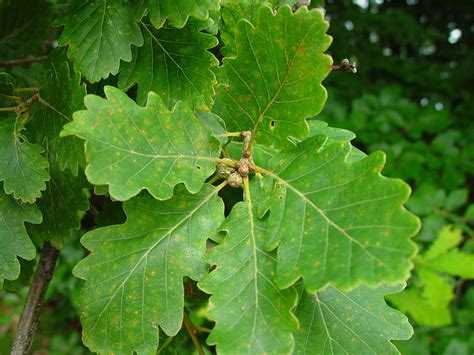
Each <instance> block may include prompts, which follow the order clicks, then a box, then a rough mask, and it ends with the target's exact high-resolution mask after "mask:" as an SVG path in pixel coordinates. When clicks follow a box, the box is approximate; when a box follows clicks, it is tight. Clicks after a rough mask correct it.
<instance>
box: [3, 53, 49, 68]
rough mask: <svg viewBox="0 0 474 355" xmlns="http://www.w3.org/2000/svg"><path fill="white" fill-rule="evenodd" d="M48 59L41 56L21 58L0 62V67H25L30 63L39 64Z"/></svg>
mask: <svg viewBox="0 0 474 355" xmlns="http://www.w3.org/2000/svg"><path fill="white" fill-rule="evenodd" d="M46 58H48V57H47V56H45V55H43V56H40V57H29V58H22V59H14V60H0V67H13V66H15V65H27V64H31V63H39V62H42V61H43V60H45V59H46Z"/></svg>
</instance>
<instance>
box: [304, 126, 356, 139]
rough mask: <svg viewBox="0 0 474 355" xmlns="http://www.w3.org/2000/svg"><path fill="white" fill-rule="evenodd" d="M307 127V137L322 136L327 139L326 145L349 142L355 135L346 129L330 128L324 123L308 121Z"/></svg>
mask: <svg viewBox="0 0 474 355" xmlns="http://www.w3.org/2000/svg"><path fill="white" fill-rule="evenodd" d="M308 125H309V136H310V137H313V136H317V135H318V134H322V135H324V136H326V137H328V138H329V139H328V140H327V142H326V144H332V143H334V142H344V141H351V140H353V139H354V138H355V137H356V135H355V134H354V133H353V132H351V131H349V130H347V129H342V128H335V127H330V126H328V124H327V123H326V122H324V121H320V120H310V121H308Z"/></svg>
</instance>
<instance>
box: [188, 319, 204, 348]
mask: <svg viewBox="0 0 474 355" xmlns="http://www.w3.org/2000/svg"><path fill="white" fill-rule="evenodd" d="M183 324H184V327H185V328H186V330H187V332H188V334H189V336H190V337H191V340H192V341H193V343H194V346H195V347H196V349H197V351H198V353H199V355H204V350H203V349H202V346H201V343H200V342H199V339H198V338H197V337H196V334H194V329H195V327H194V324H193V323H192V322H191V320H190V319H189V317H188V315H187V314H186V312H185V313H184V318H183Z"/></svg>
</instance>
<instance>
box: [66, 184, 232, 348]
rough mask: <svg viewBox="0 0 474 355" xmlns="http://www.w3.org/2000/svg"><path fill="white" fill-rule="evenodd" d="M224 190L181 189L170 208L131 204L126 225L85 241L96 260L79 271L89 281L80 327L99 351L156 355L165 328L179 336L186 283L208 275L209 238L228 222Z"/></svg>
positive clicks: (139, 200) (145, 200) (141, 201)
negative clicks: (190, 191) (221, 194)
mask: <svg viewBox="0 0 474 355" xmlns="http://www.w3.org/2000/svg"><path fill="white" fill-rule="evenodd" d="M218 190H219V189H218V188H215V187H214V186H210V185H205V186H204V188H203V189H202V190H201V192H199V194H197V195H190V194H188V193H187V192H186V191H185V190H184V188H182V187H180V188H178V189H177V191H176V194H175V195H174V197H173V198H172V199H170V200H167V201H157V200H155V199H152V198H149V197H136V198H134V199H132V200H129V201H126V202H125V203H124V210H125V213H126V215H127V222H125V223H124V224H121V225H115V226H109V227H103V228H98V229H96V230H93V231H91V232H89V233H87V234H86V235H85V236H84V237H83V238H82V243H83V244H84V246H85V247H86V248H87V249H89V250H90V251H91V254H90V255H89V256H88V257H87V258H85V259H84V260H82V261H81V262H80V263H79V264H78V265H77V266H76V268H75V269H74V272H75V274H76V275H77V276H78V277H81V278H84V279H86V284H85V287H84V288H83V290H82V291H81V297H80V302H81V311H82V313H81V322H82V325H83V329H84V330H83V341H84V344H86V345H87V346H88V347H89V348H90V349H91V350H92V351H94V352H99V353H103V352H117V353H132V352H133V351H136V352H137V353H146V354H155V351H156V349H157V347H158V339H159V331H158V326H160V327H161V328H162V329H163V330H164V332H165V333H166V334H168V335H175V334H176V333H177V332H178V331H179V329H180V328H181V322H182V319H183V307H184V299H183V297H184V290H183V277H185V276H187V277H190V278H192V279H193V280H199V279H200V278H202V277H203V276H204V275H205V274H206V273H207V265H206V263H205V262H204V261H203V260H202V256H203V254H204V253H205V251H206V239H207V238H208V237H209V235H211V234H213V233H215V231H216V229H217V228H218V226H219V224H220V223H221V222H222V220H223V218H224V205H223V203H222V201H221V199H220V197H219V196H218V195H217V192H218Z"/></svg>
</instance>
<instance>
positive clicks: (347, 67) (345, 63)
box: [331, 59, 357, 74]
mask: <svg viewBox="0 0 474 355" xmlns="http://www.w3.org/2000/svg"><path fill="white" fill-rule="evenodd" d="M331 71H346V72H349V73H354V74H355V73H357V67H356V63H352V64H351V63H349V59H343V60H342V62H341V64H335V65H333V66H332V68H331Z"/></svg>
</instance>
